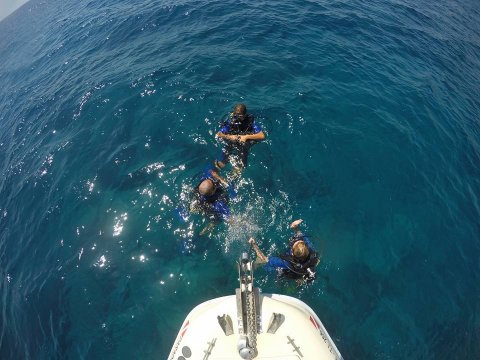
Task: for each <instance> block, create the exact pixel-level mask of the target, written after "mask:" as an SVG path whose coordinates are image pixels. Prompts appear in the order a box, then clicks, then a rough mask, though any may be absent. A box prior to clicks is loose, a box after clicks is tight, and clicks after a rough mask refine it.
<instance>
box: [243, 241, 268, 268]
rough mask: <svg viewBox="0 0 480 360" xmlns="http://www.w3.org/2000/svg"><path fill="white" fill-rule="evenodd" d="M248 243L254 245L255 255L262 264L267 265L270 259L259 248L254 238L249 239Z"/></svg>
mask: <svg viewBox="0 0 480 360" xmlns="http://www.w3.org/2000/svg"><path fill="white" fill-rule="evenodd" d="M248 242H249V244H250V245H252V247H253V250H255V253H256V254H257V256H258V258H259V259H260V261H261V262H262V263H267V262H268V257H266V256H265V254H264V253H263V252H262V250H260V248H259V247H258V245H257V243H256V242H255V239H254V238H250V239H248Z"/></svg>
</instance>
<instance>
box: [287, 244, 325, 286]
mask: <svg viewBox="0 0 480 360" xmlns="http://www.w3.org/2000/svg"><path fill="white" fill-rule="evenodd" d="M297 241H303V235H301V236H293V237H292V238H290V240H289V246H290V248H293V244H295V243H296V242H297ZM279 257H280V258H281V259H283V260H285V261H287V262H288V264H289V267H288V269H282V275H284V276H286V277H289V278H293V279H301V278H304V279H307V280H313V279H314V278H315V267H316V266H317V265H318V263H319V258H318V254H317V252H316V251H313V250H312V249H310V248H309V254H308V256H307V258H306V259H304V260H300V259H298V258H296V257H294V256H293V255H291V254H289V253H287V254H284V255H280V256H279Z"/></svg>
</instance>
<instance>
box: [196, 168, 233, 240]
mask: <svg viewBox="0 0 480 360" xmlns="http://www.w3.org/2000/svg"><path fill="white" fill-rule="evenodd" d="M227 188H228V182H227V181H226V180H225V179H223V178H222V177H221V176H220V175H219V174H218V173H217V171H215V170H212V169H207V170H206V171H205V173H204V175H203V176H202V178H201V179H200V183H199V184H198V185H197V186H196V187H195V189H194V191H193V199H192V202H191V204H190V212H192V213H201V214H203V215H205V216H206V217H207V218H208V219H209V220H210V222H209V224H208V225H207V226H206V227H205V228H204V229H203V230H202V231H200V233H199V235H205V234H206V233H208V232H210V231H211V230H212V229H213V228H214V227H215V226H216V225H217V224H218V223H219V222H220V221H222V220H228V219H229V217H230V209H229V207H228V201H229V199H228V192H227V190H226V189H227Z"/></svg>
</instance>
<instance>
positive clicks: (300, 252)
mask: <svg viewBox="0 0 480 360" xmlns="http://www.w3.org/2000/svg"><path fill="white" fill-rule="evenodd" d="M292 254H293V257H295V258H297V259H298V260H305V259H306V258H307V257H308V255H309V254H310V251H309V250H308V247H307V245H306V244H305V242H304V241H303V240H299V241H297V242H295V243H294V244H293V246H292Z"/></svg>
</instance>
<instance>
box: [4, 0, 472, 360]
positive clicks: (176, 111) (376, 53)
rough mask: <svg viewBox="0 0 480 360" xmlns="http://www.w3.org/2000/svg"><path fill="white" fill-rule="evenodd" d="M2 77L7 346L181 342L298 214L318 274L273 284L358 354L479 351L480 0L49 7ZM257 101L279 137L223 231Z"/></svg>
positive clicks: (271, 277) (20, 21) (114, 349)
mask: <svg viewBox="0 0 480 360" xmlns="http://www.w3.org/2000/svg"><path fill="white" fill-rule="evenodd" d="M0 85H1V86H0V296H1V298H0V305H1V308H0V359H2V360H3V359H165V358H166V357H167V355H168V353H169V351H170V348H171V346H172V343H173V340H174V339H175V337H176V335H177V332H178V330H179V326H180V325H181V323H182V321H183V320H184V318H185V316H186V315H187V313H188V312H189V311H190V310H191V308H193V307H194V306H195V305H197V304H199V303H200V302H202V301H205V300H207V299H210V298H212V297H217V296H223V295H230V294H234V288H235V287H236V286H237V270H236V265H235V262H236V260H237V259H238V257H239V256H240V253H241V252H242V251H248V250H249V248H248V246H247V244H246V240H247V239H248V237H250V236H254V237H255V238H256V239H257V240H258V242H259V243H260V247H261V248H262V249H263V250H264V251H265V252H266V253H267V254H276V253H278V252H280V251H283V250H284V249H286V243H287V240H288V236H289V234H290V230H289V229H288V224H289V223H290V222H291V221H292V220H294V219H296V218H302V219H304V229H305V231H306V233H307V234H308V235H309V236H310V238H311V239H312V241H313V243H314V245H315V247H316V248H317V250H318V251H319V252H320V253H321V256H322V260H321V263H320V265H319V268H318V274H317V279H316V280H315V282H314V283H313V284H310V285H303V286H300V287H296V286H295V284H294V283H291V282H288V281H285V280H281V279H280V280H279V279H277V277H276V274H275V273H269V272H267V271H265V269H259V270H257V272H256V279H257V285H258V286H259V287H261V288H262V290H263V292H266V293H268V292H275V293H281V294H287V295H291V296H296V297H298V298H300V299H301V300H303V301H305V302H306V303H307V304H308V305H310V306H311V307H312V308H313V309H314V310H315V311H316V312H317V314H318V315H319V316H320V318H321V319H322V321H323V323H324V325H325V326H326V328H327V329H328V331H329V333H330V335H331V336H332V338H333V339H334V341H335V342H336V344H337V347H338V348H339V350H340V352H341V353H342V355H343V356H344V357H345V359H479V358H480V198H479V196H480V195H479V194H480V100H479V94H480V2H478V1H476V0H464V1H460V0H448V1H447V0H439V1H436V2H432V1H426V0H417V1H414V0H390V1H387V0H372V1H358V0H353V1H321V0H319V1H300V0H292V1H288V2H278V1H271V0H266V1H230V0H223V1H205V0H197V1H152V0H133V1H123V0H121V1H118V0H117V1H113V0H97V1H63V0H49V1H45V0H32V1H30V2H29V3H27V4H26V5H24V6H23V7H22V8H20V9H19V10H18V11H16V12H15V13H14V14H12V15H11V16H9V17H7V18H6V19H4V20H3V21H1V22H0ZM237 102H244V103H245V104H246V105H247V107H248V109H249V112H251V113H252V114H254V115H255V116H256V120H257V121H258V122H259V123H260V124H261V125H262V127H263V129H264V131H265V133H266V135H267V139H266V141H264V142H262V143H259V144H257V145H255V146H254V147H253V148H252V151H251V156H250V159H249V166H248V167H247V168H246V170H245V171H244V173H243V176H242V178H241V180H240V181H239V182H238V183H237V185H236V189H235V190H236V192H237V195H236V196H235V197H233V198H232V200H231V210H232V212H233V213H234V218H235V221H234V222H232V223H231V224H228V225H227V224H222V225H220V226H219V227H217V228H216V229H215V230H214V231H213V232H212V233H211V234H210V235H209V236H203V237H202V236H199V235H198V233H199V231H200V229H201V228H202V227H203V226H204V225H205V223H204V222H202V221H203V220H202V217H200V216H198V215H191V216H189V217H187V218H185V219H182V217H180V216H179V213H178V208H181V207H182V206H185V203H186V202H187V199H188V197H189V194H190V192H191V191H192V188H193V187H194V186H195V185H196V184H197V183H198V178H199V175H200V174H201V173H202V171H203V169H204V168H205V166H207V165H208V164H210V163H211V162H212V160H213V159H214V158H215V157H217V156H218V155H219V153H220V150H221V144H220V143H218V142H217V141H216V140H215V137H214V134H215V132H216V131H217V130H218V128H219V124H220V122H221V120H222V118H224V117H225V115H226V114H228V112H229V111H231V109H232V106H233V105H234V104H235V103H237ZM186 243H188V244H189V246H190V247H191V251H190V252H189V253H188V252H185V251H184V249H185V244H186Z"/></svg>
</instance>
